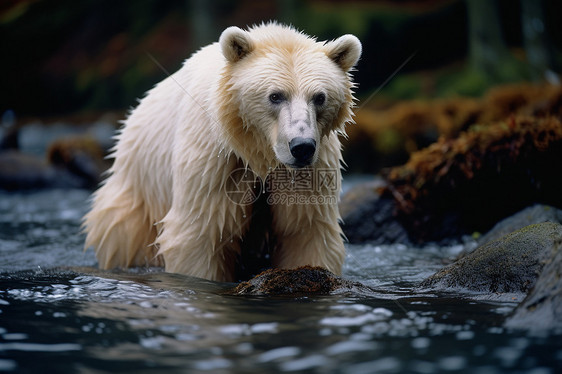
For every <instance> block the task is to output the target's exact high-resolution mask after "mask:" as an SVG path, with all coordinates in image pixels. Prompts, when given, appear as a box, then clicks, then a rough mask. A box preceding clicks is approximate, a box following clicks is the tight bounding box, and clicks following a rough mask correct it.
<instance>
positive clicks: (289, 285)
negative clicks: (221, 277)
mask: <svg viewBox="0 0 562 374" xmlns="http://www.w3.org/2000/svg"><path fill="white" fill-rule="evenodd" d="M354 287H360V288H362V287H364V286H363V285H361V284H358V283H354V282H350V281H347V280H345V279H342V278H340V277H338V276H336V275H335V274H333V273H331V272H330V271H328V270H326V269H324V268H321V267H318V266H316V267H313V266H302V267H299V268H296V269H269V270H266V271H264V272H263V273H261V274H258V275H256V276H255V277H254V278H252V279H250V280H249V281H246V282H242V283H240V284H239V285H238V286H237V287H236V288H235V289H234V290H232V292H231V293H232V294H234V295H270V296H299V295H328V294H331V293H334V292H337V291H345V290H350V291H351V290H352V289H353V288H354Z"/></svg>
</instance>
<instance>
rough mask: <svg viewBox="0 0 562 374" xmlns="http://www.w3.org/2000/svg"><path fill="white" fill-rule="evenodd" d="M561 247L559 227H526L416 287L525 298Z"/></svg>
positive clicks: (482, 247) (462, 259) (480, 249)
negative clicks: (520, 295)
mask: <svg viewBox="0 0 562 374" xmlns="http://www.w3.org/2000/svg"><path fill="white" fill-rule="evenodd" d="M561 243H562V225H560V224H558V223H553V222H544V223H539V224H535V225H530V226H527V227H524V228H522V229H520V230H517V231H515V232H513V233H511V234H508V235H505V236H503V237H501V238H499V239H497V240H494V241H491V242H489V243H487V244H484V245H482V246H480V247H478V248H476V249H475V250H474V251H473V252H472V253H470V254H468V255H466V256H465V257H463V258H461V259H460V260H458V261H456V262H454V263H453V264H451V265H449V266H446V267H445V268H443V269H442V270H440V271H438V272H437V273H435V274H434V275H432V276H430V277H429V278H427V279H426V280H424V281H423V282H422V283H421V285H420V286H421V287H423V288H432V289H435V290H438V291H439V290H441V291H447V290H451V289H455V290H459V289H461V290H466V291H475V292H479V293H490V292H491V293H520V294H526V293H527V292H529V290H531V289H532V288H533V287H534V286H535V284H536V282H537V278H538V277H539V274H541V271H542V269H543V267H544V264H545V262H546V261H547V260H548V259H549V258H551V257H552V254H553V253H555V252H556V251H558V250H559V247H560V245H561Z"/></svg>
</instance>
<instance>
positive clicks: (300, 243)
mask: <svg viewBox="0 0 562 374" xmlns="http://www.w3.org/2000/svg"><path fill="white" fill-rule="evenodd" d="M285 172H286V173H289V174H290V175H291V178H290V184H287V183H278V182H279V177H280V176H281V180H286V179H287V178H285V177H284V176H283V174H279V173H277V174H275V173H274V174H273V175H272V176H271V177H272V178H277V179H272V180H271V181H268V184H267V186H266V187H267V188H269V191H268V193H269V198H268V202H269V203H270V205H271V210H272V213H273V228H274V232H275V235H276V239H277V246H276V248H275V251H274V253H273V254H272V263H273V266H274V267H276V268H287V269H290V268H296V267H299V266H304V265H311V266H321V267H324V268H326V269H328V270H330V271H331V272H333V273H335V274H338V275H339V274H341V270H342V265H343V262H344V260H345V247H344V243H343V233H342V231H341V228H340V225H339V219H340V215H339V210H338V204H337V203H338V194H339V178H340V173H339V170H335V169H331V170H316V169H312V170H299V171H288V170H285ZM330 172H331V173H333V176H332V177H331V179H330V180H331V181H336V182H335V183H337V184H338V185H337V186H334V185H333V184H330V183H325V182H326V180H325V179H322V177H323V176H322V173H330ZM300 173H303V174H302V175H301V176H300V177H299V174H300ZM324 177H326V175H324ZM328 177H329V176H328ZM307 178H313V179H312V180H310V181H309V182H306V179H307ZM319 182H322V183H319ZM307 183H308V184H307Z"/></svg>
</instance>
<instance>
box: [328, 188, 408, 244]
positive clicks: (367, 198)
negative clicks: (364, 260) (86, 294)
mask: <svg viewBox="0 0 562 374" xmlns="http://www.w3.org/2000/svg"><path fill="white" fill-rule="evenodd" d="M383 184H384V182H383V181H382V180H380V179H379V180H374V181H372V182H365V183H361V184H358V185H356V186H354V187H352V188H351V189H350V190H349V191H348V192H347V193H346V194H344V195H343V197H342V199H341V202H340V205H339V206H340V214H341V216H342V221H343V224H342V229H343V232H344V234H345V236H346V237H347V239H348V241H349V242H350V243H370V244H391V243H403V244H407V243H409V240H408V233H407V232H406V230H405V229H404V227H403V226H402V225H401V224H400V222H399V221H398V220H397V219H396V216H395V210H396V206H395V203H394V200H392V199H389V198H382V197H381V196H380V195H379V193H378V192H377V189H378V188H380V187H381V186H383Z"/></svg>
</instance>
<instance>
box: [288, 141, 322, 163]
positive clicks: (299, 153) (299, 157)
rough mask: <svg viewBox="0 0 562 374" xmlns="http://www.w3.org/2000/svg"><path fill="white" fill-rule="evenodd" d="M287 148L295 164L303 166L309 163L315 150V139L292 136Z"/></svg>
mask: <svg viewBox="0 0 562 374" xmlns="http://www.w3.org/2000/svg"><path fill="white" fill-rule="evenodd" d="M289 150H290V151H291V154H292V155H293V157H294V158H295V166H297V167H303V166H307V165H310V162H311V161H312V158H313V157H314V152H315V151H316V140H314V139H312V138H301V137H296V138H293V139H292V140H291V141H290V142H289Z"/></svg>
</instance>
